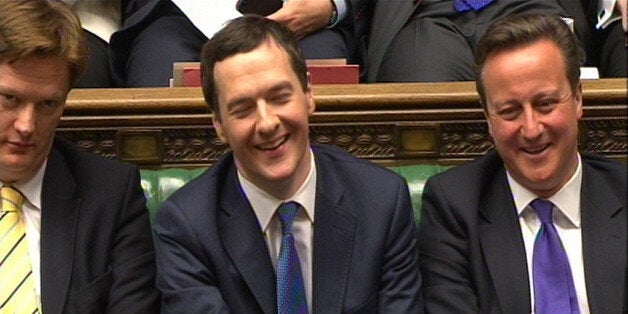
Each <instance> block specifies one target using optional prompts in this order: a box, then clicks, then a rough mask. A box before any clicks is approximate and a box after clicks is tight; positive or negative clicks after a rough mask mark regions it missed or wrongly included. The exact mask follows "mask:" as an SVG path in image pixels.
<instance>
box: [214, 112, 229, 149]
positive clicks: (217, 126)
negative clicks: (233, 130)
mask: <svg viewBox="0 0 628 314" xmlns="http://www.w3.org/2000/svg"><path fill="white" fill-rule="evenodd" d="M212 124H213V125H214V130H216V135H218V138H219V139H220V140H221V141H222V142H223V143H225V144H229V143H228V142H227V137H226V136H225V134H224V132H223V130H222V125H221V124H220V118H216V114H213V115H212Z"/></svg>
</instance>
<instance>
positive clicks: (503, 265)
mask: <svg viewBox="0 0 628 314" xmlns="http://www.w3.org/2000/svg"><path fill="white" fill-rule="evenodd" d="M478 225H479V233H480V245H481V247H482V252H483V253H484V258H485V260H486V266H487V268H488V272H489V276H490V278H491V279H492V282H493V285H494V287H495V292H496V294H497V298H498V300H499V305H500V307H501V309H502V311H503V312H504V313H523V312H527V313H529V312H530V288H529V287H530V285H529V280H528V267H527V262H526V254H525V246H524V244H523V237H522V236H521V228H520V226H519V222H518V218H517V212H516V209H515V206H514V202H513V200H512V197H511V193H510V189H509V188H508V183H507V180H506V173H505V170H503V168H502V170H501V171H500V172H499V173H498V175H496V177H495V180H493V183H492V185H490V186H488V187H487V190H486V192H485V193H484V197H483V198H482V199H481V202H480V217H479V218H478Z"/></svg>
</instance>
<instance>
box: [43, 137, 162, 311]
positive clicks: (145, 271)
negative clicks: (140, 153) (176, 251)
mask: <svg viewBox="0 0 628 314" xmlns="http://www.w3.org/2000/svg"><path fill="white" fill-rule="evenodd" d="M41 207H42V210H41V257H40V258H41V290H42V292H41V293H42V300H41V302H42V310H43V312H44V313H50V314H52V313H54V314H56V313H158V312H159V292H158V290H157V288H156V287H155V283H154V281H155V254H154V249H153V242H152V234H151V230H150V224H149V221H148V210H147V209H146V206H145V199H144V195H143V194H142V189H141V188H140V180H139V172H138V171H137V168H135V167H133V166H130V165H124V164H121V163H118V162H114V161H110V160H106V159H104V158H101V157H97V156H95V155H92V154H89V153H85V152H82V151H79V150H78V149H77V148H76V147H75V146H74V144H71V143H69V142H68V141H66V140H62V139H60V138H58V139H55V142H54V144H53V147H52V150H51V152H50V154H49V156H48V163H47V165H46V170H45V173H44V180H43V185H42V204H41Z"/></svg>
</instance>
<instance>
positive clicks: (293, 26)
mask: <svg viewBox="0 0 628 314" xmlns="http://www.w3.org/2000/svg"><path fill="white" fill-rule="evenodd" d="M333 9H334V8H333V4H332V2H331V0H290V1H286V2H284V4H283V7H282V8H281V9H279V10H277V12H275V13H273V14H271V15H269V16H267V17H268V18H269V19H271V20H275V21H277V22H280V23H283V24H284V25H286V26H288V28H289V29H290V30H291V31H293V32H294V33H295V34H296V36H297V38H299V39H301V38H303V37H305V36H307V35H309V34H311V33H313V32H315V31H317V30H319V29H321V28H323V27H326V26H327V25H329V18H330V17H331V14H332V11H333Z"/></svg>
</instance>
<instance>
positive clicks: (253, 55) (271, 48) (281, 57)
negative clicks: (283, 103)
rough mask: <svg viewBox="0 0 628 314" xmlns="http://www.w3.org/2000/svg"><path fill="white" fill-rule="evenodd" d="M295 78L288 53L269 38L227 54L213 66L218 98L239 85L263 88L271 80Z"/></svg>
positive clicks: (249, 87) (248, 87)
mask: <svg viewBox="0 0 628 314" xmlns="http://www.w3.org/2000/svg"><path fill="white" fill-rule="evenodd" d="M276 79H283V80H289V81H294V82H298V78H297V75H296V73H295V72H294V69H293V68H292V66H291V63H290V57H289V55H288V53H287V52H286V51H285V50H284V49H283V48H282V47H280V46H279V45H278V44H277V43H275V42H274V41H272V40H267V41H264V42H263V43H261V44H260V45H259V46H257V47H256V48H255V49H253V50H251V51H248V52H243V53H238V54H235V55H233V56H230V57H228V58H226V59H224V60H222V61H220V62H217V63H216V65H215V66H214V80H215V82H216V92H217V94H218V98H219V99H220V98H221V97H223V96H224V94H225V93H228V92H233V91H234V90H239V89H252V88H253V87H256V88H260V89H261V88H263V87H264V86H266V85H268V84H271V83H272V81H273V80H276Z"/></svg>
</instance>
